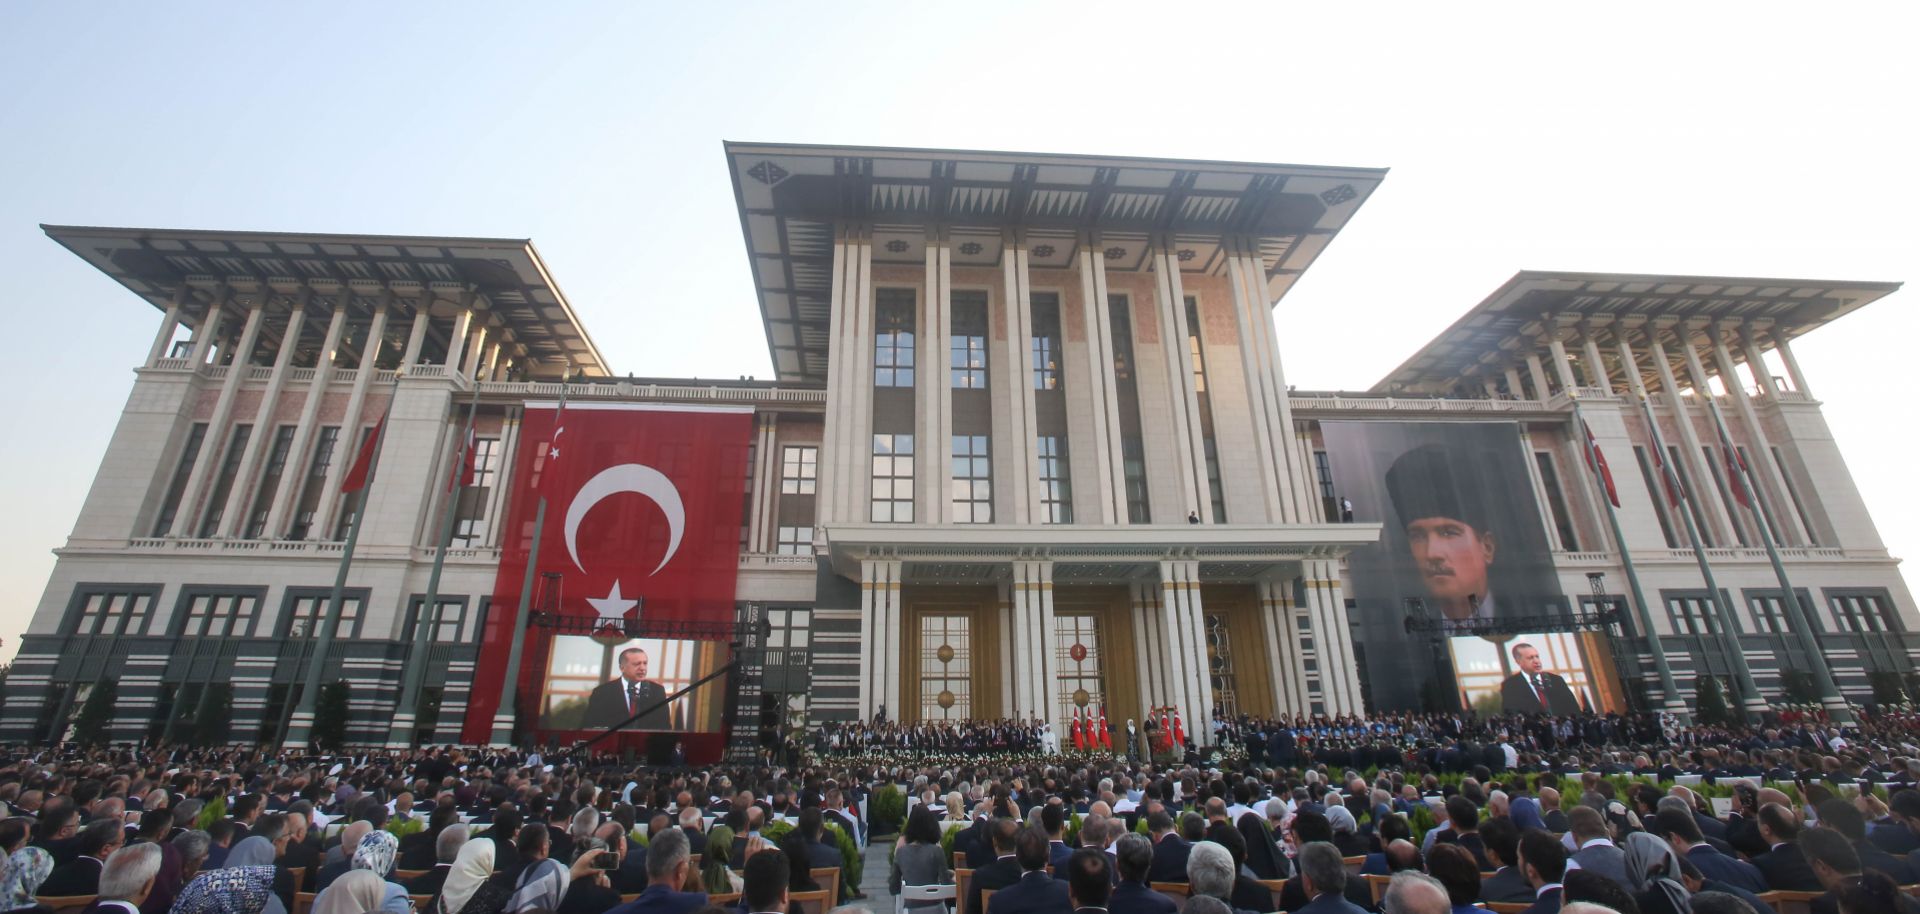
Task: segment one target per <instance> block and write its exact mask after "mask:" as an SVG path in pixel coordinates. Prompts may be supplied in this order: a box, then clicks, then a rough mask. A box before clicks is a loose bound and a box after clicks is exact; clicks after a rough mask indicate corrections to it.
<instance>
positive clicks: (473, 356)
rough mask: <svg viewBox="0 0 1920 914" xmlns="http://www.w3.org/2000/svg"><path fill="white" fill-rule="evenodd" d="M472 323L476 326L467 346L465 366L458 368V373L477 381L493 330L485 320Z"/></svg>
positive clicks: (479, 377) (479, 378)
mask: <svg viewBox="0 0 1920 914" xmlns="http://www.w3.org/2000/svg"><path fill="white" fill-rule="evenodd" d="M469 313H472V312H469ZM473 323H474V324H476V325H477V326H475V327H474V328H473V331H472V333H471V336H472V340H471V341H470V342H469V343H468V344H467V356H466V359H465V364H463V365H462V366H461V368H460V373H461V374H463V375H466V376H467V379H468V380H470V381H479V380H481V379H482V377H481V374H480V369H481V366H482V360H483V359H485V358H486V354H487V342H488V337H489V336H491V335H492V330H493V328H492V327H491V326H489V325H488V324H487V323H486V322H485V320H475V321H474V322H473ZM448 367H449V368H451V367H452V365H451V364H449V365H448Z"/></svg>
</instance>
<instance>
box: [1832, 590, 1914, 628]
mask: <svg viewBox="0 0 1920 914" xmlns="http://www.w3.org/2000/svg"><path fill="white" fill-rule="evenodd" d="M1827 603H1828V605H1830V606H1831V607H1832V608H1833V619H1834V621H1835V622H1836V623H1838V624H1839V626H1840V630H1841V631H1843V632H1899V631H1904V630H1905V629H1904V628H1903V627H1902V626H1901V625H1900V619H1899V616H1898V614H1897V613H1895V612H1893V607H1892V604H1891V603H1889V602H1888V600H1887V598H1886V596H1885V595H1884V594H1877V593H1870V594H1862V593H1847V594H1834V593H1830V594H1828V596H1827Z"/></svg>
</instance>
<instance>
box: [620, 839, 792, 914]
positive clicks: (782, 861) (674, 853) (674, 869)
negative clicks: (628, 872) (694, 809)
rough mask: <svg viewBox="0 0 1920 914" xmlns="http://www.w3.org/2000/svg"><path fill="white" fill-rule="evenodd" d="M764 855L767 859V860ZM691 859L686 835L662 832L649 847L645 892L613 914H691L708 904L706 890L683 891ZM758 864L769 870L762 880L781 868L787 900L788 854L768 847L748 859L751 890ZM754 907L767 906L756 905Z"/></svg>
mask: <svg viewBox="0 0 1920 914" xmlns="http://www.w3.org/2000/svg"><path fill="white" fill-rule="evenodd" d="M762 858H766V859H765V860H764V862H762ZM692 862H693V861H692V857H691V856H690V855H689V854H688V853H687V838H686V836H685V835H683V834H681V833H680V830H679V829H674V828H669V829H667V830H666V831H663V832H661V833H660V835H659V836H658V837H656V838H654V839H653V842H652V843H651V844H649V845H648V846H647V888H646V891H643V892H641V893H640V897H639V898H635V899H634V900H632V901H629V902H627V903H626V904H623V905H620V906H618V907H615V908H613V909H612V910H611V914H692V912H694V911H698V910H700V909H701V908H704V907H706V906H707V895H706V893H705V892H682V891H680V887H681V886H683V885H686V883H687V870H688V869H690V868H691V864H692ZM755 867H761V868H764V869H765V870H767V871H769V872H767V873H762V874H761V876H762V880H763V881H767V880H768V877H769V876H770V875H771V872H770V871H772V870H773V869H774V868H775V867H777V868H778V874H777V879H778V881H779V885H780V892H781V896H782V901H784V900H785V893H786V887H787V879H788V874H787V859H786V855H785V854H782V853H780V852H779V851H778V850H767V851H762V852H761V853H758V854H755V855H753V856H752V857H750V858H748V860H747V874H746V875H747V879H748V880H749V883H748V888H749V890H751V889H752V887H753V885H754V883H753V882H752V880H753V879H754V877H755V874H756V872H758V871H757V870H756V869H755ZM754 910H756V911H758V910H765V909H764V908H758V907H756V908H754ZM781 910H785V908H782V909H781Z"/></svg>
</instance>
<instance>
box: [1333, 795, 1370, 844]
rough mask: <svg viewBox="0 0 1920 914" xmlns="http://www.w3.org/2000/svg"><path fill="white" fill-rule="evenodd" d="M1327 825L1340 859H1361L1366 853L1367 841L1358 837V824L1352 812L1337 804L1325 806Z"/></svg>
mask: <svg viewBox="0 0 1920 914" xmlns="http://www.w3.org/2000/svg"><path fill="white" fill-rule="evenodd" d="M1327 824H1328V825H1331V826H1333V846H1334V847H1337V848H1339V849H1340V856H1342V857H1361V856H1365V855H1366V853H1367V839H1365V838H1362V837H1360V823H1358V822H1356V821H1354V819H1353V812H1352V811H1351V810H1349V809H1347V808H1346V807H1345V806H1342V805H1340V804H1339V803H1330V804H1328V805H1327Z"/></svg>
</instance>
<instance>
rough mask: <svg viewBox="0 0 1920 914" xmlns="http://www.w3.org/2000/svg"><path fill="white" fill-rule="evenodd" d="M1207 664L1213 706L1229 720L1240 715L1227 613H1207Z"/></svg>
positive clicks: (1231, 638) (1231, 637)
mask: <svg viewBox="0 0 1920 914" xmlns="http://www.w3.org/2000/svg"><path fill="white" fill-rule="evenodd" d="M1206 617H1207V663H1208V665H1209V666H1210V670H1209V675H1210V676H1211V677H1212V680H1213V682H1212V685H1213V704H1214V707H1216V708H1219V709H1220V710H1221V711H1222V712H1223V713H1225V714H1226V715H1227V717H1228V718H1229V719H1231V718H1234V717H1238V716H1239V715H1240V698H1239V693H1238V691H1237V689H1236V685H1237V682H1236V677H1235V675H1234V671H1233V636H1232V635H1231V634H1230V633H1229V632H1228V630H1227V616H1226V614H1225V613H1207V614H1206Z"/></svg>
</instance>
